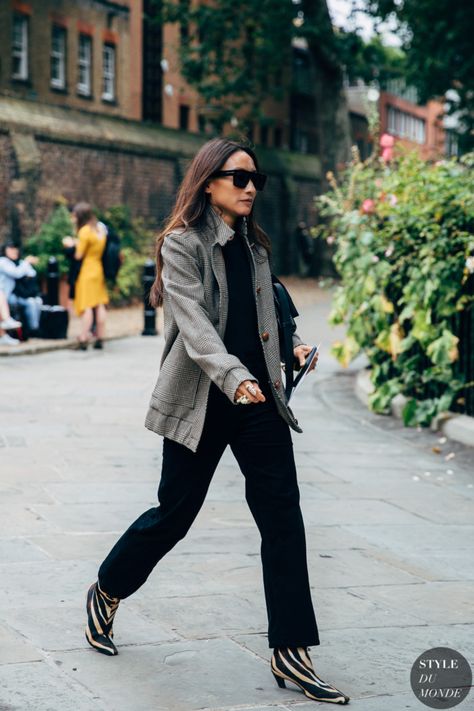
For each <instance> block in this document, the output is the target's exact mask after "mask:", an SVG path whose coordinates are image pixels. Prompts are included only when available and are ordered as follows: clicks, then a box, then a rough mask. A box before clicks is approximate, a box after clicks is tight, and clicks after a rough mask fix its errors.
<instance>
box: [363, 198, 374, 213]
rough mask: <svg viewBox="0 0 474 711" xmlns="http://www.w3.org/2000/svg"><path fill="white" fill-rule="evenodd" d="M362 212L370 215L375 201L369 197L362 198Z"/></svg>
mask: <svg viewBox="0 0 474 711" xmlns="http://www.w3.org/2000/svg"><path fill="white" fill-rule="evenodd" d="M362 212H364V213H365V214H366V215H371V214H372V213H373V212H375V202H374V201H373V200H371V199H370V198H367V199H366V200H364V202H363V203H362Z"/></svg>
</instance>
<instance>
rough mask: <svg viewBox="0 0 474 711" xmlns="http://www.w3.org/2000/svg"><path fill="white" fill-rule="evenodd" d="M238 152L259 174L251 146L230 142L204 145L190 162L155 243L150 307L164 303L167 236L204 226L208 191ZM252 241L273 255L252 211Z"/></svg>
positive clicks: (250, 216)
mask: <svg viewBox="0 0 474 711" xmlns="http://www.w3.org/2000/svg"><path fill="white" fill-rule="evenodd" d="M237 151H245V153H248V155H249V156H250V157H251V158H252V160H253V162H254V163H255V167H256V169H257V170H258V162H257V158H256V156H255V153H254V152H253V150H252V149H251V148H249V147H248V146H246V145H244V144H241V143H237V142H236V141H230V140H228V139H227V138H213V139H212V141H208V142H207V143H205V144H204V145H203V146H202V147H201V148H200V150H199V151H198V152H197V153H196V155H195V156H194V158H193V160H192V161H191V163H190V165H189V167H188V169H187V171H186V174H185V176H184V178H183V182H182V183H181V185H180V188H179V190H178V194H177V197H176V203H175V205H174V208H173V211H172V213H171V215H170V216H169V218H168V221H167V222H166V224H165V226H164V228H163V229H162V230H161V232H160V233H159V234H158V237H157V240H156V278H155V281H154V283H153V286H152V287H151V289H150V303H151V304H152V306H154V307H156V306H159V305H160V304H162V303H163V281H162V278H161V272H162V270H163V259H162V256H161V247H162V245H163V241H164V239H165V237H166V235H167V234H169V233H170V232H172V231H173V230H176V229H182V228H184V229H186V228H187V227H194V226H196V225H199V224H202V220H203V216H204V213H205V211H206V207H207V205H208V196H207V193H206V191H205V187H206V184H207V182H208V181H209V179H210V177H211V175H213V173H215V172H216V171H218V170H220V169H221V168H222V166H223V165H224V163H225V162H226V160H227V159H228V158H229V157H230V156H231V155H232V154H233V153H236V152H237ZM247 225H248V233H249V237H251V238H253V239H255V240H256V241H257V242H259V243H260V244H261V245H263V247H265V249H266V250H267V251H268V252H269V253H270V252H271V245H270V240H269V238H268V237H267V235H266V234H265V232H264V231H263V230H262V228H261V227H259V226H258V224H257V223H256V221H255V217H254V215H253V207H252V211H251V212H250V214H249V215H248V217H247Z"/></svg>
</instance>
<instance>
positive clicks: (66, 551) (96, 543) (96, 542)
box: [0, 532, 118, 564]
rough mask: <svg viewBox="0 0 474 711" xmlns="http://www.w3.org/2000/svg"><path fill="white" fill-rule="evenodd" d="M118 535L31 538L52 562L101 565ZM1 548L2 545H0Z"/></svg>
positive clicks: (99, 534)
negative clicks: (70, 561) (77, 561)
mask: <svg viewBox="0 0 474 711" xmlns="http://www.w3.org/2000/svg"><path fill="white" fill-rule="evenodd" d="M117 538H118V533H96V534H94V533H90V534H89V533H83V532H78V533H64V532H62V533H61V535H60V536H58V535H53V536H35V537H30V539H29V540H30V541H31V542H32V543H33V544H34V546H35V547H36V548H37V549H38V550H40V551H42V552H43V557H47V558H51V559H52V560H91V561H95V563H96V564H98V563H100V562H101V561H102V560H103V559H104V558H105V556H106V555H107V553H108V552H109V551H110V549H111V548H112V546H113V545H114V544H115V543H116V541H117ZM0 548H1V544H0Z"/></svg>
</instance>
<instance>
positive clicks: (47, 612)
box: [8, 586, 181, 652]
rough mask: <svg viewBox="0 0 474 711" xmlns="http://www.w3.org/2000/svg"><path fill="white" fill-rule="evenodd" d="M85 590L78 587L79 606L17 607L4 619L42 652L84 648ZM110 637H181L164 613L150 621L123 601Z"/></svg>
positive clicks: (123, 641)
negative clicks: (79, 590) (167, 622)
mask: <svg viewBox="0 0 474 711" xmlns="http://www.w3.org/2000/svg"><path fill="white" fill-rule="evenodd" d="M86 593H87V586H86V587H85V588H83V589H82V590H81V594H82V605H81V606H80V608H78V607H77V606H67V605H56V606H55V607H41V608H38V607H29V608H17V609H15V610H10V611H9V613H8V623H9V625H10V626H11V627H12V628H13V629H15V630H16V631H17V632H18V633H20V634H21V635H23V638H25V639H27V640H29V641H30V642H31V644H32V645H34V647H36V648H37V649H41V650H43V651H46V652H48V651H49V652H51V651H58V650H68V649H88V645H87V641H86V639H85V635H84V628H85V624H86V612H85V601H86ZM114 637H115V640H116V643H117V646H118V647H119V648H120V647H121V646H124V645H125V646H127V645H128V646H132V645H145V644H156V643H158V642H163V641H172V640H178V639H181V635H179V634H178V633H177V632H176V631H173V630H172V629H171V627H170V626H169V625H168V624H166V623H165V618H164V617H161V619H155V620H154V623H153V625H150V623H149V621H148V620H147V619H146V618H145V616H144V615H140V614H138V612H137V611H134V610H133V609H132V608H131V606H130V604H127V602H126V601H123V602H122V603H121V604H120V607H119V610H118V611H117V615H116V618H115V620H114Z"/></svg>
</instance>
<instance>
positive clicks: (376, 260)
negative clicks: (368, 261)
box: [372, 254, 380, 264]
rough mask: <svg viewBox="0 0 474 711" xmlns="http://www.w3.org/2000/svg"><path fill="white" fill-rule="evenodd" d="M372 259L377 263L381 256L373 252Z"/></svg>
mask: <svg viewBox="0 0 474 711" xmlns="http://www.w3.org/2000/svg"><path fill="white" fill-rule="evenodd" d="M372 261H373V262H374V264H376V263H377V262H379V261H380V260H379V258H378V257H377V255H376V254H373V255H372Z"/></svg>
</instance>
